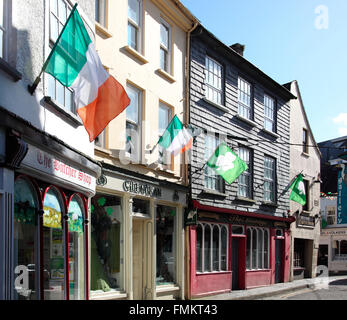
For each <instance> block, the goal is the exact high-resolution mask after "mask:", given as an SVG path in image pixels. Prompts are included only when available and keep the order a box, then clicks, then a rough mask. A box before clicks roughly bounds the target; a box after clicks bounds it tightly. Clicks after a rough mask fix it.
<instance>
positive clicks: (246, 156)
mask: <svg viewBox="0 0 347 320" xmlns="http://www.w3.org/2000/svg"><path fill="white" fill-rule="evenodd" d="M238 154H239V158H240V159H241V160H242V161H244V162H245V163H246V164H247V166H248V169H247V170H246V171H244V172H242V174H241V176H240V177H239V178H238V195H239V196H241V197H245V198H248V199H252V197H253V195H252V184H253V172H252V171H253V170H252V166H253V153H252V150H251V149H250V148H247V147H244V146H239V152H238ZM243 177H245V180H246V183H242V181H241V180H242V179H243ZM247 182H248V184H247ZM242 190H246V193H245V194H243V193H242Z"/></svg>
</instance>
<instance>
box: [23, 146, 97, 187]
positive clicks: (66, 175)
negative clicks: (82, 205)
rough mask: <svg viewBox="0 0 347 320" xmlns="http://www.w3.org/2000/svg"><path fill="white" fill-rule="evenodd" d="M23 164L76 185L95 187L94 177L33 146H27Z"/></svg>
mask: <svg viewBox="0 0 347 320" xmlns="http://www.w3.org/2000/svg"><path fill="white" fill-rule="evenodd" d="M23 164H24V165H26V166H27V167H30V168H34V169H36V170H39V171H42V172H44V173H47V174H49V175H51V176H54V177H57V178H61V179H64V180H67V181H69V182H72V183H74V184H76V185H79V186H82V187H86V188H88V189H91V190H94V189H95V181H96V179H95V178H94V177H92V176H91V175H89V174H87V173H85V172H84V171H82V170H80V169H77V168H75V167H72V166H71V165H68V164H66V163H64V162H63V161H61V160H59V159H57V158H55V157H54V156H53V155H51V154H48V153H46V152H43V151H41V150H39V149H38V148H36V147H34V146H30V147H29V151H28V154H27V155H26V157H25V158H24V160H23Z"/></svg>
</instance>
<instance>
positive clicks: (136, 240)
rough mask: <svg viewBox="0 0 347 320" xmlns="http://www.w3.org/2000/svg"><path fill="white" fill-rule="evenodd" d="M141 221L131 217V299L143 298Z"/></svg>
mask: <svg viewBox="0 0 347 320" xmlns="http://www.w3.org/2000/svg"><path fill="white" fill-rule="evenodd" d="M143 258H144V256H143V221H141V220H136V219H133V295H134V296H133V299H134V300H142V299H143Z"/></svg>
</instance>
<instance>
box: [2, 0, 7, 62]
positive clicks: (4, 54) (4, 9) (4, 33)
mask: <svg viewBox="0 0 347 320" xmlns="http://www.w3.org/2000/svg"><path fill="white" fill-rule="evenodd" d="M1 3H2V10H1V11H0V13H1V12H2V17H1V19H2V24H0V31H1V32H2V39H0V41H1V44H2V52H0V58H1V59H3V60H5V61H6V60H7V46H8V1H7V0H1V1H0V5H1ZM0 37H1V35H0Z"/></svg>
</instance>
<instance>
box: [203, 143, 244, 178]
mask: <svg viewBox="0 0 347 320" xmlns="http://www.w3.org/2000/svg"><path fill="white" fill-rule="evenodd" d="M207 165H208V166H209V167H210V168H212V169H214V170H215V171H216V172H217V173H218V174H219V175H220V176H222V178H223V179H224V180H225V181H226V182H227V183H229V184H231V183H233V182H234V181H235V180H236V179H237V178H238V177H239V176H240V175H241V174H242V172H244V171H245V170H247V169H248V166H247V164H246V163H245V162H244V161H242V160H241V159H240V158H239V157H238V156H237V155H236V154H235V153H234V152H233V151H232V150H231V149H230V148H229V147H228V146H227V144H226V143H225V142H222V143H221V144H220V145H219V146H218V147H217V149H216V150H215V152H214V153H213V154H212V156H211V157H210V159H209V160H208V161H207Z"/></svg>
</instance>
